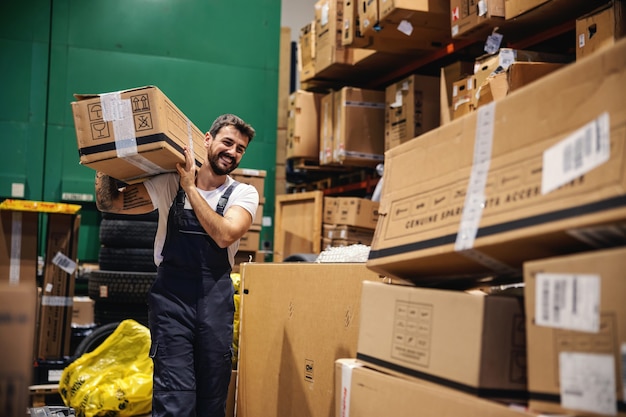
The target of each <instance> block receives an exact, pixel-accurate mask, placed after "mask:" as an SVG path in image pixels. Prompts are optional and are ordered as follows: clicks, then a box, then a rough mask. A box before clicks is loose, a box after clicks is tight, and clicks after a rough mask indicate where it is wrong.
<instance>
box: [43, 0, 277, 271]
mask: <svg viewBox="0 0 626 417" xmlns="http://www.w3.org/2000/svg"><path fill="white" fill-rule="evenodd" d="M52 4H53V11H52V16H53V19H52V34H51V39H52V43H51V45H50V51H51V52H50V72H49V78H50V83H49V90H48V92H49V94H48V107H47V111H48V113H47V130H46V135H47V142H46V153H45V168H46V177H45V186H44V189H45V193H44V194H45V196H46V198H47V199H51V200H65V201H74V202H79V203H81V204H82V205H83V207H84V208H83V210H88V208H89V209H90V210H92V211H93V212H94V213H95V215H93V216H92V218H91V219H89V220H88V219H86V218H85V217H83V218H82V222H81V224H82V225H81V231H80V246H79V258H81V259H82V260H86V259H96V258H97V251H98V249H99V239H98V238H97V233H95V230H96V229H97V227H98V226H97V225H98V224H99V217H98V216H97V214H98V213H97V210H96V209H95V208H93V203H91V202H87V201H88V200H89V199H90V198H91V196H92V194H91V193H92V192H93V174H94V173H93V171H92V170H91V169H89V168H86V167H83V166H80V165H79V164H78V153H77V146H76V136H75V131H74V124H73V118H72V113H71V107H70V103H71V101H73V100H74V98H73V94H74V93H103V92H110V91H118V90H123V89H127V88H133V87H139V86H144V85H156V86H158V87H159V88H160V89H162V90H163V91H164V92H165V94H166V95H167V96H168V97H169V98H170V99H171V100H172V101H173V102H174V103H175V104H176V105H177V106H178V107H179V108H180V109H181V110H182V111H183V112H184V113H185V114H186V115H187V116H188V117H189V118H190V119H191V120H192V121H193V122H194V123H195V124H196V125H197V126H198V127H199V128H200V129H202V130H208V129H209V127H210V125H211V123H212V121H213V120H214V119H215V117H217V116H218V115H219V114H222V113H227V112H229V113H236V114H238V115H240V116H241V117H243V118H244V119H245V120H246V121H248V122H249V123H251V124H252V125H253V126H254V127H255V129H256V131H257V136H256V137H255V139H254V142H253V143H254V148H251V151H250V152H248V153H247V154H246V156H245V158H244V160H243V162H242V164H241V166H242V167H249V168H256V169H263V170H266V171H267V173H268V177H267V179H266V193H265V194H266V201H267V202H266V205H265V207H264V212H265V215H270V216H273V211H274V208H273V200H274V189H273V188H274V175H275V172H274V166H275V162H276V161H275V154H276V151H275V148H276V109H277V103H278V98H277V95H278V87H277V86H278V53H279V51H278V48H279V38H280V0H262V1H257V2H252V1H249V0H233V1H210V2H207V1H205V0H183V1H177V2H165V1H159V0H135V1H133V2H127V1H124V0H108V1H105V0H92V1H88V2H85V1H83V0H56V1H55V2H54V3H52ZM244 10H245V13H242V11H244ZM252 149H254V152H252ZM270 203H271V204H270ZM83 216H85V212H83ZM86 217H89V216H86ZM263 232H264V233H266V234H268V233H270V232H271V230H270V231H268V232H266V231H265V230H264V231H263ZM272 234H273V232H272ZM85 236H86V237H85Z"/></svg>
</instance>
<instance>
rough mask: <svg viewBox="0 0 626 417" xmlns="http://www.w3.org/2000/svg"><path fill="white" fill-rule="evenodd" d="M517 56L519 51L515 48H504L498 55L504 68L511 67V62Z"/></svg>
mask: <svg viewBox="0 0 626 417" xmlns="http://www.w3.org/2000/svg"><path fill="white" fill-rule="evenodd" d="M516 58H517V51H515V49H503V50H501V51H500V55H499V57H498V59H499V61H500V66H501V67H502V69H507V68H508V67H510V66H511V64H512V63H514V62H515V60H516Z"/></svg>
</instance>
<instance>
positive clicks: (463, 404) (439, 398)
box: [335, 359, 537, 417]
mask: <svg viewBox="0 0 626 417" xmlns="http://www.w3.org/2000/svg"><path fill="white" fill-rule="evenodd" d="M335 391H336V394H335V417H350V416H358V417H380V416H419V417H441V416H463V417H537V416H536V414H532V413H528V412H526V411H523V408H521V407H509V406H508V405H506V404H503V403H499V402H495V401H491V400H487V399H484V398H479V397H476V396H473V395H470V394H466V393H463V392H460V391H458V390H455V389H452V388H448V387H444V386H440V385H436V384H432V383H428V382H424V381H409V380H406V379H403V378H398V377H396V376H394V375H390V374H388V373H385V372H380V371H378V370H375V369H371V368H369V367H367V366H363V364H361V363H360V362H358V361H355V360H354V359H339V360H337V361H336V362H335Z"/></svg>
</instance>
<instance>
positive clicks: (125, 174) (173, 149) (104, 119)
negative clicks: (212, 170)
mask: <svg viewBox="0 0 626 417" xmlns="http://www.w3.org/2000/svg"><path fill="white" fill-rule="evenodd" d="M74 96H75V97H76V101H74V102H72V112H73V114H74V125H75V128H76V139H77V143H78V153H79V155H80V163H81V164H82V165H85V166H87V167H89V168H92V169H95V170H97V171H101V172H104V173H105V174H107V175H109V176H111V177H113V178H116V179H118V180H120V181H124V182H126V183H135V182H140V181H143V180H145V179H146V178H147V177H150V176H153V175H156V174H159V173H163V172H176V164H177V163H179V162H180V163H184V162H185V158H184V155H183V147H184V146H188V147H189V148H191V149H193V153H194V155H195V159H196V164H197V165H201V164H202V163H203V162H204V158H205V152H204V149H205V148H204V134H203V132H201V131H200V129H198V128H197V127H196V126H195V125H194V124H193V123H192V122H191V121H190V120H189V118H187V116H185V115H184V114H183V113H182V112H181V111H180V110H179V109H178V108H177V107H176V105H174V103H172V101H171V100H170V99H169V98H167V97H166V96H165V94H163V92H162V91H161V90H159V89H158V88H157V87H155V86H146V87H140V88H134V89H130V90H123V91H116V92H110V93H103V94H75V95H74Z"/></svg>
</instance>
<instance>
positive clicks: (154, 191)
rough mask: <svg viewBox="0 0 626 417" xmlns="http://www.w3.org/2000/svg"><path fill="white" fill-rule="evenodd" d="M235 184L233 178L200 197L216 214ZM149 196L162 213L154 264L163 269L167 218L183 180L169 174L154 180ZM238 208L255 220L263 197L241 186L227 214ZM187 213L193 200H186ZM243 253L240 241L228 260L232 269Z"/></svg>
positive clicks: (149, 183) (149, 182)
mask: <svg viewBox="0 0 626 417" xmlns="http://www.w3.org/2000/svg"><path fill="white" fill-rule="evenodd" d="M234 181H235V180H234V179H232V178H231V177H230V176H227V177H226V181H225V182H224V184H222V185H221V186H220V187H219V188H217V189H215V190H212V191H204V190H201V189H198V191H199V192H200V194H201V195H202V196H203V197H204V199H205V200H206V201H207V202H208V203H209V206H211V208H212V209H213V210H216V208H217V203H218V201H219V199H220V197H221V196H222V194H224V191H226V188H228V186H230V185H231V184H232V183H233V182H234ZM144 184H145V186H146V189H147V190H148V194H150V199H151V200H152V204H153V205H154V207H156V208H157V209H158V210H159V223H158V225H157V232H156V236H155V238H154V263H155V264H156V265H159V264H160V263H161V261H162V260H163V255H161V251H162V250H163V244H164V243H165V235H166V234H167V217H168V214H169V211H170V206H171V205H172V203H173V202H174V198H175V197H176V193H177V192H178V185H179V176H178V174H176V173H168V174H162V175H157V176H154V177H151V178H150V179H148V180H146V181H144ZM233 205H236V206H240V207H242V208H244V209H245V210H246V211H248V212H249V213H250V215H251V216H252V218H253V219H254V216H255V215H256V210H257V208H258V207H259V193H258V192H257V190H256V188H254V186H252V185H250V184H244V183H241V184H239V185H238V186H237V187H235V189H234V190H233V192H232V194H231V195H230V197H229V198H228V202H227V203H226V207H224V213H226V211H228V209H229V207H231V206H233ZM185 209H189V210H191V204H189V199H185ZM238 249H239V241H236V242H235V243H233V244H232V245H230V246H229V247H228V260H229V261H230V265H231V266H233V265H234V263H235V254H236V253H237V250H238Z"/></svg>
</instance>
